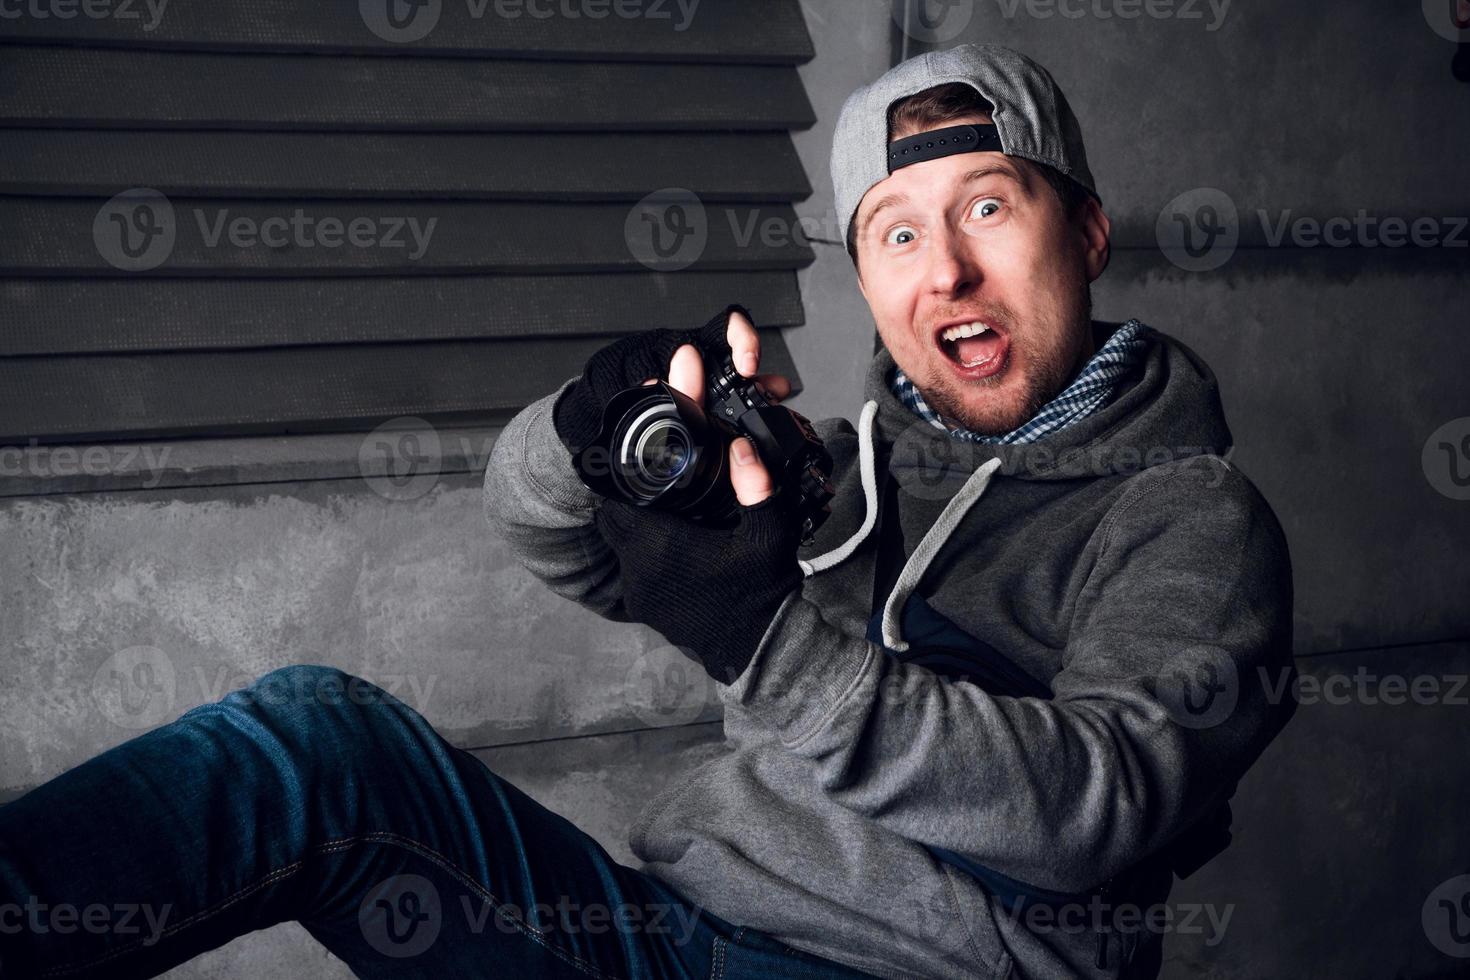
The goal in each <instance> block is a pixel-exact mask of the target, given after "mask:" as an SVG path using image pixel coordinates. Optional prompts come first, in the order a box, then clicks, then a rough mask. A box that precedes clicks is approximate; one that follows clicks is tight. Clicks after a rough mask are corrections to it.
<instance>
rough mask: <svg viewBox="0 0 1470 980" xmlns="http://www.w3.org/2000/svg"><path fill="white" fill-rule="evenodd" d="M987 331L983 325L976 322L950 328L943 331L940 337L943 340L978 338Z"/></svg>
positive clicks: (987, 328)
mask: <svg viewBox="0 0 1470 980" xmlns="http://www.w3.org/2000/svg"><path fill="white" fill-rule="evenodd" d="M989 329H990V328H989V327H987V326H986V325H985V324H983V323H980V322H979V321H976V322H975V323H964V324H961V325H959V326H957V327H950V328H949V329H948V330H946V331H944V333H943V335H942V336H943V337H944V339H945V340H960V339H961V338H964V337H978V336H979V335H980V334H982V333H984V332H985V331H987V330H989Z"/></svg>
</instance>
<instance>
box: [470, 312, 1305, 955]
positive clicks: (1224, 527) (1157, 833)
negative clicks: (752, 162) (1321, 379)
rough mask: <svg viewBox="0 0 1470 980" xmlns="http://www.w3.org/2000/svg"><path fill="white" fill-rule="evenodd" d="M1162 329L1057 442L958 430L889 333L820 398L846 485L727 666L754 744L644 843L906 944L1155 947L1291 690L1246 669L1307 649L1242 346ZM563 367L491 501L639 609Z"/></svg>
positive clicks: (916, 948)
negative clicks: (982, 436) (1298, 642)
mask: <svg viewBox="0 0 1470 980" xmlns="http://www.w3.org/2000/svg"><path fill="white" fill-rule="evenodd" d="M1116 326H1117V325H1116V324H1107V323H1102V322H1095V323H1094V330H1095V333H1096V338H1097V342H1098V344H1099V345H1101V343H1102V342H1103V341H1104V340H1105V339H1106V336H1107V335H1108V334H1109V333H1110V332H1111V330H1112V329H1115V328H1116ZM1148 333H1149V335H1150V337H1151V340H1152V341H1153V343H1152V344H1151V345H1150V349H1149V352H1148V355H1147V357H1146V358H1145V360H1144V364H1143V366H1142V367H1141V368H1140V369H1138V370H1137V371H1135V373H1134V374H1133V375H1132V376H1130V377H1129V378H1126V379H1124V380H1123V381H1122V382H1120V390H1119V392H1118V394H1117V395H1116V397H1115V398H1114V399H1113V401H1112V402H1111V403H1110V404H1109V405H1107V406H1106V407H1105V408H1103V409H1102V410H1101V411H1099V412H1097V413H1096V414H1094V415H1093V416H1091V417H1089V418H1086V419H1084V420H1081V421H1079V422H1077V423H1075V424H1073V425H1071V426H1069V427H1067V428H1065V429H1063V430H1061V431H1059V432H1056V433H1053V434H1051V435H1050V436H1048V437H1046V438H1045V439H1043V440H1041V441H1039V442H1036V443H1033V444H1029V445H981V444H972V443H967V442H962V441H959V440H955V439H952V438H950V437H949V436H948V435H946V434H945V433H944V432H942V431H940V430H939V429H937V428H936V427H934V426H933V425H931V424H929V423H927V422H924V421H922V420H920V419H919V418H917V417H916V416H915V415H913V414H912V413H911V412H910V411H909V410H908V409H907V408H906V407H905V406H904V405H903V404H902V403H901V402H900V401H898V399H896V398H895V397H894V395H893V394H892V392H891V391H890V390H889V387H888V383H887V380H888V377H889V375H890V373H891V371H892V369H893V361H892V358H891V357H890V356H889V355H888V353H887V352H886V351H880V352H879V353H878V354H877V355H876V356H875V358H874V360H873V364H872V367H871V369H870V371H869V375H868V379H867V384H866V391H867V397H868V399H869V401H868V402H867V403H866V405H865V406H864V408H863V412H862V416H861V418H860V420H859V422H858V425H857V426H856V427H854V426H853V425H851V424H850V423H848V422H847V421H845V420H840V419H833V420H826V421H823V422H819V423H818V425H817V428H818V431H819V433H820V434H821V435H822V437H823V438H824V439H825V440H826V443H827V446H828V449H829V450H830V451H831V453H832V456H833V460H834V464H835V468H834V475H833V483H834V485H835V487H836V490H837V495H836V497H835V499H834V501H833V505H832V516H831V517H830V519H829V520H828V521H827V522H826V523H825V524H824V525H823V527H822V528H821V530H820V532H819V534H818V536H817V540H816V541H815V542H814V544H813V545H812V546H809V547H807V548H805V549H804V550H803V554H802V563H803V564H802V567H803V570H804V571H805V572H806V578H805V581H804V584H803V586H802V588H801V589H800V590H799V591H798V592H796V593H793V594H792V595H791V596H790V597H789V598H788V599H787V601H786V602H785V604H784V605H783V606H782V608H781V610H780V611H779V613H778V614H777V616H776V618H775V620H774V621H773V622H772V623H771V625H770V627H769V628H768V630H767V631H766V634H765V636H764V638H763V639H762V642H761V645H760V647H759V649H758V650H757V651H756V654H755V656H754V659H753V660H752V661H751V663H750V665H749V667H748V668H747V669H746V671H745V672H744V673H743V674H742V675H741V676H740V677H738V678H737V679H736V680H735V682H734V683H733V684H731V685H729V686H726V685H718V690H719V695H720V699H721V701H722V702H723V704H724V709H725V717H724V728H725V736H726V739H727V741H728V743H729V746H730V748H731V750H732V751H731V752H730V753H728V754H726V755H724V756H722V757H720V758H717V759H714V760H712V761H710V762H707V763H705V764H704V765H702V766H701V767H700V768H698V769H696V770H695V771H694V772H693V773H692V775H691V776H690V777H689V779H688V780H687V781H685V782H683V783H681V784H680V785H677V786H675V787H673V788H671V789H669V790H668V791H666V792H665V793H664V794H663V795H661V796H659V797H657V798H655V799H654V800H652V801H651V802H650V803H649V804H648V805H647V806H646V807H645V808H644V809H643V811H642V812H641V814H640V815H639V817H638V819H637V821H636V822H635V824H634V827H633V829H632V831H631V837H630V845H631V847H632V850H633V852H634V854H636V855H637V856H638V857H639V858H640V859H641V860H642V862H643V870H644V871H646V872H647V873H649V874H651V875H653V876H655V877H657V878H659V879H661V880H663V881H665V882H667V883H668V884H669V885H671V886H672V887H673V888H674V889H675V890H677V891H678V892H679V893H680V894H682V895H683V896H685V897H686V898H687V899H688V900H689V901H691V902H692V903H694V904H696V905H698V906H701V907H703V908H705V909H708V910H709V911H711V912H714V913H715V914H717V915H719V916H721V917H722V918H724V919H727V920H729V921H732V922H735V923H737V924H741V925H747V926H750V927H752V928H755V929H759V930H762V931H764V932H767V933H769V934H771V935H773V936H775V937H776V938H777V939H779V940H780V941H782V942H784V943H787V944H788V945H790V946H792V947H795V948H797V949H801V950H806V951H809V952H812V953H815V954H817V955H819V956H823V957H826V958H828V959H832V960H835V961H838V962H840V963H844V964H847V965H850V966H852V967H856V968H857V969H860V970H863V971H866V972H869V973H872V974H875V975H878V976H884V977H900V976H903V977H907V976H924V977H976V976H980V977H992V976H993V977H1003V976H1036V977H1052V976H1093V977H1116V976H1133V975H1148V974H1150V973H1151V968H1145V969H1143V970H1142V971H1141V973H1140V971H1139V970H1138V967H1137V964H1138V963H1140V962H1143V961H1149V960H1152V959H1154V958H1156V955H1157V949H1156V946H1155V945H1154V944H1156V943H1157V940H1158V938H1159V933H1161V932H1162V931H1165V930H1166V929H1167V928H1174V927H1178V926H1179V924H1180V921H1181V919H1182V918H1183V913H1182V911H1181V910H1179V909H1169V908H1165V907H1164V906H1163V905H1162V903H1164V900H1165V899H1166V898H1167V895H1168V892H1169V888H1170V885H1171V884H1172V880H1173V871H1172V870H1171V868H1172V867H1174V866H1176V865H1177V863H1178V862H1177V861H1175V860H1174V859H1173V858H1171V857H1170V854H1171V849H1173V848H1177V847H1179V846H1180V843H1181V842H1182V841H1185V840H1187V839H1189V836H1190V834H1191V833H1197V832H1198V828H1199V827H1201V826H1203V825H1204V824H1205V823H1208V822H1209V821H1210V819H1212V815H1218V813H1219V812H1220V809H1219V804H1220V803H1221V801H1222V800H1223V799H1225V798H1226V797H1228V795H1229V794H1230V793H1231V792H1233V790H1234V786H1235V784H1236V782H1237V781H1238V780H1239V779H1240V777H1241V776H1242V774H1243V773H1244V772H1245V770H1246V768H1247V767H1248V766H1249V765H1250V764H1251V763H1252V762H1253V761H1254V760H1255V759H1256V758H1257V757H1258V756H1259V755H1260V753H1261V751H1262V750H1263V749H1264V748H1265V746H1266V745H1267V743H1269V742H1270V740H1271V739H1272V738H1273V737H1275V735H1276V734H1277V732H1279V731H1280V729H1281V728H1282V726H1283V725H1284V724H1285V723H1286V721H1287V719H1288V718H1289V717H1290V714H1291V711H1292V708H1293V706H1294V702H1293V701H1292V700H1291V699H1290V698H1285V699H1275V701H1274V702H1273V701H1272V700H1271V699H1268V697H1267V692H1266V689H1265V688H1264V687H1263V686H1262V685H1261V684H1259V683H1250V682H1249V681H1250V679H1252V678H1255V677H1257V671H1258V669H1264V670H1265V671H1267V672H1268V673H1269V674H1270V675H1271V676H1272V677H1273V679H1274V678H1277V677H1283V676H1285V677H1289V676H1290V672H1291V670H1292V666H1291V622H1292V616H1291V606H1292V588H1291V570H1290V563H1289V558H1288V554H1287V547H1286V541H1285V538H1284V536H1283V534H1282V531H1281V527H1280V525H1279V523H1278V522H1277V520H1276V518H1275V516H1274V514H1273V513H1272V511H1271V508H1270V506H1269V505H1268V504H1267V503H1266V501H1265V500H1264V499H1263V498H1262V497H1261V495H1260V494H1259V492H1258V491H1257V490H1256V489H1255V487H1254V486H1253V485H1252V484H1251V482H1250V481H1249V480H1248V479H1247V478H1246V477H1245V476H1244V475H1243V474H1242V473H1241V472H1240V471H1239V470H1238V469H1237V468H1236V467H1235V466H1234V465H1233V464H1231V463H1230V462H1228V461H1227V460H1226V458H1225V457H1226V456H1227V455H1228V453H1229V452H1230V449H1231V438H1230V432H1229V429H1228V428H1227V426H1226V424H1225V420H1224V416H1223V411H1222V409H1221V405H1220V399H1219V392H1218V388H1217V385H1216V382H1215V378H1214V375H1213V373H1212V372H1211V371H1210V369H1209V368H1208V366H1206V365H1205V364H1204V362H1203V361H1201V360H1200V358H1199V356H1198V355H1197V354H1195V353H1194V352H1193V351H1191V350H1189V349H1188V348H1186V347H1185V346H1184V345H1183V344H1181V343H1179V342H1178V341H1176V340H1174V339H1173V338H1171V337H1168V336H1166V335H1164V334H1161V333H1159V332H1157V331H1148ZM554 399H555V395H554V394H553V395H549V396H547V397H546V398H543V399H541V400H540V401H538V402H536V403H535V404H532V405H531V406H529V407H528V408H527V409H526V410H525V411H523V412H521V413H520V414H519V415H518V416H517V417H516V418H515V419H514V420H513V421H512V422H511V423H510V424H509V425H508V426H507V427H506V429H505V431H504V433H503V434H502V435H501V437H500V439H499V440H498V442H497V444H496V446H495V450H494V453H493V455H492V458H491V461H490V465H489V467H488V470H487V472H486V478H485V496H484V500H485V510H486V515H487V518H488V519H489V521H490V522H491V525H492V526H493V527H494V528H495V529H496V530H497V531H498V532H499V533H500V534H502V535H504V537H505V539H506V540H507V541H508V542H509V544H510V546H511V547H512V548H513V549H514V550H515V552H516V554H517V555H518V557H519V558H520V560H521V561H522V562H523V563H524V565H525V566H526V567H527V568H528V569H529V570H530V571H531V572H532V573H533V574H534V575H536V576H537V577H538V578H540V579H541V580H543V581H544V582H545V583H546V584H547V585H548V586H549V587H550V588H551V589H552V590H553V591H555V592H556V593H558V594H560V595H562V596H565V597H567V598H569V599H572V600H574V601H577V602H579V603H581V604H583V605H585V606H587V607H589V608H591V609H593V610H594V611H596V612H598V613H600V614H602V615H607V616H610V617H613V618H618V617H619V616H620V615H621V603H620V601H619V595H620V592H619V578H618V570H617V563H616V559H615V558H614V557H613V556H612V555H611V553H610V551H609V550H608V548H607V547H606V546H605V545H604V544H603V543H602V541H601V539H600V537H598V535H597V533H596V531H595V529H594V528H593V527H592V525H591V522H592V513H593V510H594V508H595V507H596V503H597V498H596V497H595V496H593V495H592V494H591V493H590V492H589V491H587V490H586V489H585V488H584V487H583V486H582V485H581V483H580V482H579V481H578V479H577V477H576V475H575V473H574V471H573V470H572V468H571V464H570V460H569V458H568V455H567V453H566V451H565V449H564V448H563V447H562V445H561V443H560V442H559V441H558V440H557V437H556V434H555V431H554V430H553V428H552V424H551V412H550V407H551V404H552V402H553V401H554ZM890 480H891V483H890V482H888V481H890ZM880 509H881V512H882V519H881V521H880V519H879V513H880ZM895 518H896V520H895ZM880 550H881V551H882V553H883V554H884V555H885V560H884V561H882V562H880V561H878V558H877V556H878V554H879V553H880ZM900 555H901V556H902V557H900ZM890 583H891V584H890ZM875 598H876V602H875ZM875 612H876V615H875ZM1287 689H1289V688H1287ZM1129 908H1133V909H1136V910H1137V911H1138V913H1139V914H1137V915H1134V916H1133V918H1131V919H1129V918H1126V916H1127V915H1128V914H1129V913H1128V912H1127V909H1129ZM1209 911H1210V915H1211V916H1213V919H1212V920H1211V921H1212V924H1213V929H1214V930H1215V931H1217V932H1218V931H1220V930H1223V928H1224V925H1225V922H1224V921H1221V920H1222V919H1223V914H1228V910H1209ZM1222 913H1223V914H1222ZM1149 914H1152V915H1153V916H1154V917H1153V918H1152V919H1149V918H1145V916H1146V915H1149ZM1165 915H1167V916H1168V917H1169V921H1170V922H1172V923H1173V925H1172V926H1169V925H1164V924H1163V923H1164V916H1165ZM1140 921H1141V922H1152V923H1154V924H1153V925H1152V926H1149V927H1147V928H1143V929H1140V928H1138V926H1137V923H1138V922H1140ZM1201 924H1202V925H1205V928H1206V931H1207V932H1208V931H1209V929H1210V928H1211V924H1210V921H1204V922H1202V923H1201ZM1129 961H1133V962H1134V963H1135V967H1134V969H1133V970H1131V971H1130V970H1129V968H1128V966H1127V964H1128V963H1129Z"/></svg>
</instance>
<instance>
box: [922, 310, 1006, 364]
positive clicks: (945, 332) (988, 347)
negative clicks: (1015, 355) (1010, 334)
mask: <svg viewBox="0 0 1470 980" xmlns="http://www.w3.org/2000/svg"><path fill="white" fill-rule="evenodd" d="M935 339H936V341H937V342H938V344H939V349H940V350H942V351H943V352H944V354H945V357H946V358H947V359H948V360H949V362H950V363H951V364H952V365H954V367H955V369H956V370H957V371H958V372H959V373H960V374H961V375H962V376H964V377H967V378H984V377H989V376H990V375H993V374H997V373H999V372H1000V370H1001V368H1003V367H1004V366H1005V360H1006V354H1007V352H1009V350H1010V346H1011V345H1010V341H1009V339H1007V337H1006V335H1005V333H1004V332H1002V331H1001V330H999V329H998V328H997V327H995V326H994V325H992V324H989V323H986V322H984V321H983V320H975V321H971V322H968V323H955V324H950V325H948V326H946V327H942V328H941V329H940V330H939V331H938V333H937V335H936V337H935Z"/></svg>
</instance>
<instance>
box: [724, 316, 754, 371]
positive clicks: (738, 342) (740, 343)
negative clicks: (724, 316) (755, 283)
mask: <svg viewBox="0 0 1470 980" xmlns="http://www.w3.org/2000/svg"><path fill="white" fill-rule="evenodd" d="M725 343H727V344H729V345H730V355H731V357H733V358H734V360H735V370H737V371H739V372H740V373H741V374H742V375H744V376H745V377H747V378H750V377H754V376H755V372H756V371H757V370H759V369H760V364H761V338H760V335H759V334H757V333H756V332H755V325H754V324H752V323H751V322H750V321H749V320H747V319H746V318H745V317H744V315H742V314H741V313H739V312H732V313H731V314H730V320H729V322H728V323H727V324H726V325H725Z"/></svg>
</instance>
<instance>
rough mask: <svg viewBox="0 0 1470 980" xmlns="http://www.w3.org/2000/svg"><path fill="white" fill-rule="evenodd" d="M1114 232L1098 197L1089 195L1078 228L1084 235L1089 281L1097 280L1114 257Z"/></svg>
mask: <svg viewBox="0 0 1470 980" xmlns="http://www.w3.org/2000/svg"><path fill="white" fill-rule="evenodd" d="M1112 232H1113V223H1112V222H1111V221H1109V220H1108V216H1107V214H1105V213H1104V212H1103V209H1102V205H1101V204H1099V203H1098V202H1097V198H1095V197H1093V196H1092V195H1091V194H1089V195H1087V203H1086V204H1085V205H1083V209H1082V227H1081V228H1080V229H1078V233H1079V234H1080V235H1081V236H1082V242H1083V248H1084V253H1083V254H1084V256H1085V257H1086V260H1087V281H1088V282H1096V281H1097V279H1098V277H1099V276H1101V275H1102V274H1103V270H1104V269H1106V268H1107V267H1108V262H1109V261H1110V260H1111V259H1112V246H1111V244H1110V237H1111V235H1112Z"/></svg>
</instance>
